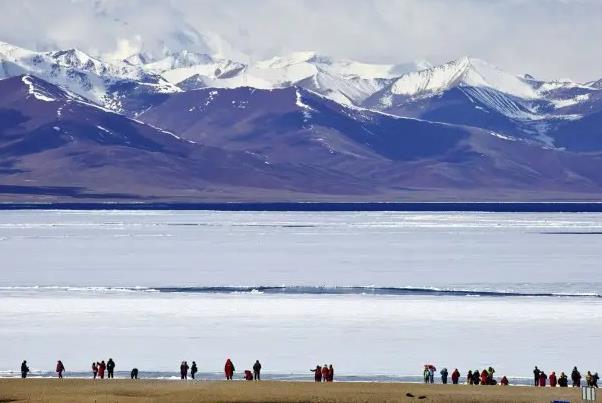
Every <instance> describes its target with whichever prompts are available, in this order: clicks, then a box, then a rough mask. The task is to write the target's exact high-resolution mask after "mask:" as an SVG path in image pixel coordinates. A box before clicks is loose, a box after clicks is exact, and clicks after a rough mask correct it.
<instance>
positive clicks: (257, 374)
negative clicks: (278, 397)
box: [253, 360, 261, 381]
mask: <svg viewBox="0 0 602 403" xmlns="http://www.w3.org/2000/svg"><path fill="white" fill-rule="evenodd" d="M253 379H254V380H256V381H260V380H261V363H260V362H259V360H255V364H253Z"/></svg>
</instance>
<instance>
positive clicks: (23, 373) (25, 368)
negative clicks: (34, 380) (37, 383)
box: [21, 360, 29, 379]
mask: <svg viewBox="0 0 602 403" xmlns="http://www.w3.org/2000/svg"><path fill="white" fill-rule="evenodd" d="M28 373H29V367H28V366H27V361H25V360H24V361H23V362H22V363H21V378H22V379H25V378H27V374H28Z"/></svg>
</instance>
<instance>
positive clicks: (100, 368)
mask: <svg viewBox="0 0 602 403" xmlns="http://www.w3.org/2000/svg"><path fill="white" fill-rule="evenodd" d="M96 366H97V367H98V377H99V378H100V379H105V369H107V364H105V362H104V360H102V361H101V362H99V363H98V364H97V365H96Z"/></svg>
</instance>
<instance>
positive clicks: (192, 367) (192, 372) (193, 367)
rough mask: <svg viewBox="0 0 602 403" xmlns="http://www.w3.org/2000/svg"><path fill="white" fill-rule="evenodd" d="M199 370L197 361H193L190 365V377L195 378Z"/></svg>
mask: <svg viewBox="0 0 602 403" xmlns="http://www.w3.org/2000/svg"><path fill="white" fill-rule="evenodd" d="M197 372H199V369H198V368H197V366H196V362H194V361H193V362H192V366H191V367H190V377H191V378H192V379H194V376H195V375H196V373H197Z"/></svg>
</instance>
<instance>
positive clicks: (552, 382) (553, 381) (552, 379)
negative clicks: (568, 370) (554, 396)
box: [548, 371, 558, 388]
mask: <svg viewBox="0 0 602 403" xmlns="http://www.w3.org/2000/svg"><path fill="white" fill-rule="evenodd" d="M548 379H549V380H550V386H551V387H552V388H555V387H556V384H557V383H558V380H557V379H556V372H554V371H552V373H551V374H550V376H548Z"/></svg>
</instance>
